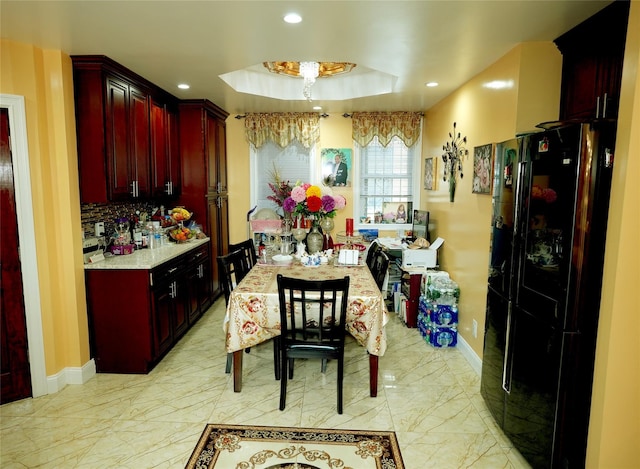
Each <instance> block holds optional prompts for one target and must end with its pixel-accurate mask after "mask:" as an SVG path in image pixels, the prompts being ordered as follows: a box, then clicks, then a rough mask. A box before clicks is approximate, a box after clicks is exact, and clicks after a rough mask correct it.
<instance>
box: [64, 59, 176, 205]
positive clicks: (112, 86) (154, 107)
mask: <svg viewBox="0 0 640 469" xmlns="http://www.w3.org/2000/svg"><path fill="white" fill-rule="evenodd" d="M72 63H73V74H74V75H73V77H74V93H75V105H76V130H77V139H78V169H79V173H80V201H81V202H82V203H89V202H94V203H104V202H114V201H128V200H135V199H138V198H149V197H151V196H152V195H155V196H157V195H160V193H159V192H158V191H157V190H156V189H157V187H156V186H157V185H161V186H162V187H163V188H164V187H169V188H171V184H168V185H167V186H165V184H167V183H169V182H171V183H174V184H176V181H179V179H180V175H179V169H180V164H179V161H173V160H174V159H177V158H179V149H178V146H179V142H178V140H177V137H178V133H177V103H178V100H177V98H175V97H173V96H172V95H170V94H169V93H167V92H165V91H163V90H162V89H160V88H158V87H157V86H155V85H154V84H152V83H150V82H149V81H147V80H145V79H144V78H142V77H140V76H139V75H137V74H135V73H134V72H132V71H130V70H128V69H126V68H125V67H123V66H121V65H119V64H118V63H116V62H114V61H112V60H111V59H109V58H107V57H104V56H73V57H72ZM156 162H158V164H160V165H161V166H162V168H161V169H160V174H158V173H157V168H156V167H155V164H156ZM177 189H178V191H179V183H177ZM162 195H166V194H165V193H162Z"/></svg>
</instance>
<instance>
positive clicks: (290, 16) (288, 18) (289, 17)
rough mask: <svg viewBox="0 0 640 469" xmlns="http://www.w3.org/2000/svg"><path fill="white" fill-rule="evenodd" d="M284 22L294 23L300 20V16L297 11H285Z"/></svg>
mask: <svg viewBox="0 0 640 469" xmlns="http://www.w3.org/2000/svg"><path fill="white" fill-rule="evenodd" d="M284 21H285V23H289V24H296V23H299V22H300V21H302V16H300V15H299V14H297V13H287V14H286V15H285V17H284Z"/></svg>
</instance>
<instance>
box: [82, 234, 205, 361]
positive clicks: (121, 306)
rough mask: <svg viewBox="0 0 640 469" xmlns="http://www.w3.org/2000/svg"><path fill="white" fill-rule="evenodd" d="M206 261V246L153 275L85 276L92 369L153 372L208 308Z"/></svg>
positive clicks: (106, 272) (105, 272) (112, 272)
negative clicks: (92, 359)
mask: <svg viewBox="0 0 640 469" xmlns="http://www.w3.org/2000/svg"><path fill="white" fill-rule="evenodd" d="M134 255H135V254H134ZM209 260H210V254H209V243H206V244H203V245H201V246H199V247H197V248H195V249H193V250H192V251H189V252H187V253H185V254H183V255H181V256H179V257H177V258H175V259H172V260H170V261H167V262H165V263H163V264H161V265H160V266H158V267H155V268H153V269H151V270H148V269H118V270H116V269H93V270H87V271H85V279H86V285H87V306H88V312H89V323H90V332H91V354H92V356H93V358H94V359H95V363H96V370H97V371H98V372H101V373H148V372H149V371H151V369H153V367H154V366H155V365H156V364H157V363H158V362H159V361H160V360H161V359H162V357H163V356H164V355H165V354H166V353H167V352H168V351H169V350H171V348H172V347H173V346H174V345H175V344H176V343H177V342H178V341H179V340H180V338H181V337H182V336H183V335H184V334H185V333H186V332H187V331H188V330H189V328H190V327H191V326H192V325H193V324H195V322H196V321H197V320H198V319H199V318H200V317H201V316H202V314H203V313H204V312H205V311H206V310H207V309H208V308H209V306H211V277H210V275H209V270H208V266H209Z"/></svg>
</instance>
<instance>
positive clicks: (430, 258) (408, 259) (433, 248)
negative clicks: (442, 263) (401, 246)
mask: <svg viewBox="0 0 640 469" xmlns="http://www.w3.org/2000/svg"><path fill="white" fill-rule="evenodd" d="M443 243H444V239H442V238H438V239H436V240H435V241H434V242H433V243H431V245H430V246H429V247H428V248H427V249H409V248H408V249H405V250H403V251H402V268H403V269H416V268H424V269H430V268H433V267H436V266H437V265H438V249H439V248H440V246H442V244H443Z"/></svg>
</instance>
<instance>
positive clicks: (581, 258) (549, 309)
mask: <svg viewBox="0 0 640 469" xmlns="http://www.w3.org/2000/svg"><path fill="white" fill-rule="evenodd" d="M539 127H541V128H542V129H543V130H541V131H540V132H538V133H533V134H529V135H525V136H521V137H519V138H517V139H514V140H510V141H507V142H502V143H500V144H498V145H496V156H495V164H494V174H493V175H494V178H493V192H492V196H493V216H492V224H491V230H492V231H491V233H492V234H491V251H490V252H491V254H490V259H489V278H488V290H487V306H486V323H485V338H484V353H483V361H482V378H481V394H482V396H483V398H484V400H485V402H486V404H487V406H488V407H489V409H490V411H491V413H492V415H493V417H494V418H495V420H496V422H497V423H498V425H499V426H500V427H501V428H502V430H503V431H504V433H505V434H506V435H507V436H508V437H509V439H510V440H511V442H512V443H513V445H514V446H515V447H516V448H517V449H518V451H519V452H520V453H521V454H522V455H523V457H524V458H525V459H527V461H528V462H529V463H530V464H531V466H532V467H534V468H573V467H576V468H577V467H584V462H585V453H586V442H587V430H588V424H589V411H590V403H591V388H592V382H593V367H594V356H595V344H596V332H597V324H598V314H599V307H600V290H601V286H602V268H603V260H604V245H605V234H606V225H607V215H608V206H609V193H610V188H611V173H612V165H613V154H614V152H613V150H614V143H615V123H614V122H605V121H599V122H554V123H545V124H540V126H539Z"/></svg>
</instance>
